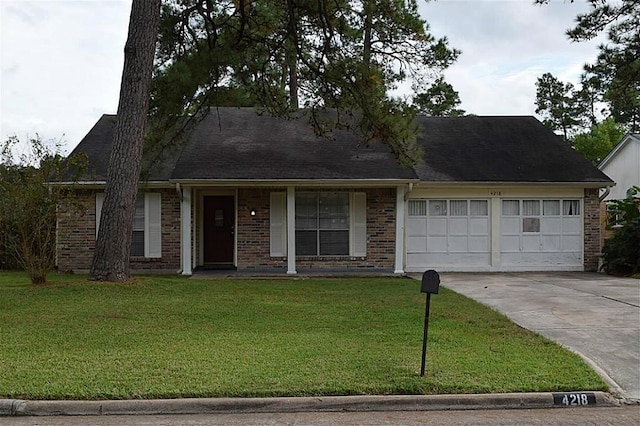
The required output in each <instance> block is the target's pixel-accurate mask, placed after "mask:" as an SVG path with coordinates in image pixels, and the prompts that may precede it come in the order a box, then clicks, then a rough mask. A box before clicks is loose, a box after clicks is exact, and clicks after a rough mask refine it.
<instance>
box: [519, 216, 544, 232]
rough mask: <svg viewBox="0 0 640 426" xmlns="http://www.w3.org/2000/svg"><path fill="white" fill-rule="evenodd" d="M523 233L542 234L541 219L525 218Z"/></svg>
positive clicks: (523, 219) (523, 220)
mask: <svg viewBox="0 0 640 426" xmlns="http://www.w3.org/2000/svg"><path fill="white" fill-rule="evenodd" d="M522 232H540V218H539V217H523V218H522Z"/></svg>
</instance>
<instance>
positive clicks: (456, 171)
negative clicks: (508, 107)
mask: <svg viewBox="0 0 640 426" xmlns="http://www.w3.org/2000/svg"><path fill="white" fill-rule="evenodd" d="M418 120H419V122H420V125H421V129H422V130H421V133H422V135H421V136H420V139H419V140H420V142H421V143H422V145H423V146H424V151H425V154H424V156H425V161H424V163H423V164H421V165H419V166H417V167H416V172H417V173H418V176H419V177H420V180H422V181H427V182H532V183H548V182H565V183H581V182H585V183H604V184H610V183H611V182H612V181H611V179H609V178H608V177H607V176H606V175H605V174H604V173H602V172H600V170H598V169H597V168H596V167H595V166H594V165H593V164H591V163H590V162H589V161H587V160H586V159H585V158H584V157H583V156H582V155H581V154H580V153H578V152H577V151H575V150H574V149H573V148H571V147H570V146H569V145H568V144H567V143H566V142H564V141H563V140H562V139H561V138H560V137H559V136H557V135H556V134H555V133H553V132H552V131H551V130H549V129H548V128H547V127H545V126H544V125H543V124H542V123H541V122H540V121H538V120H536V119H535V118H534V117H522V116H501V117H487V116H485V117H478V116H466V117H419V118H418Z"/></svg>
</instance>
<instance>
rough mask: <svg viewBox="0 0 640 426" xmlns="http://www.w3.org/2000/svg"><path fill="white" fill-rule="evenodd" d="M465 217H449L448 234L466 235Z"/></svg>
mask: <svg viewBox="0 0 640 426" xmlns="http://www.w3.org/2000/svg"><path fill="white" fill-rule="evenodd" d="M468 233H469V230H468V228H467V218H464V219H460V218H451V219H449V235H467V234H468Z"/></svg>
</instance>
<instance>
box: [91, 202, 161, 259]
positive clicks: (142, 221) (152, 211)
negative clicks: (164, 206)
mask: <svg viewBox="0 0 640 426" xmlns="http://www.w3.org/2000/svg"><path fill="white" fill-rule="evenodd" d="M103 202H104V193H102V192H99V193H97V194H96V236H97V234H98V227H99V225H100V216H101V211H102V204H103ZM161 232H162V230H161V195H160V193H154V192H146V193H140V194H138V196H137V197H136V205H135V214H134V220H133V232H132V235H131V248H130V255H131V256H132V257H147V258H159V257H162V235H161Z"/></svg>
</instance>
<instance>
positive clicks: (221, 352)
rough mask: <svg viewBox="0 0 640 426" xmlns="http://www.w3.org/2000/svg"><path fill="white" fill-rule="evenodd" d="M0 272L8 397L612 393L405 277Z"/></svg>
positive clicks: (525, 334) (491, 320)
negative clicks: (427, 312)
mask: <svg viewBox="0 0 640 426" xmlns="http://www.w3.org/2000/svg"><path fill="white" fill-rule="evenodd" d="M50 279H51V281H53V282H52V284H50V285H48V286H44V287H32V286H30V285H29V282H28V279H27V277H26V276H25V275H24V274H18V273H4V272H0V398H26V399H123V398H177V397H221V396H247V397H248V396H285V395H286V396H297V395H354V394H436V393H478V392H482V393H485V392H525V391H569V390H605V389H606V385H605V384H604V382H603V381H602V380H601V379H600V378H599V377H598V376H597V375H596V374H595V373H594V372H593V371H592V370H591V369H589V368H588V366H587V365H586V364H585V363H584V362H583V361H582V360H581V359H580V358H579V357H578V356H577V355H574V354H572V353H570V352H568V351H566V350H564V349H562V348H560V347H559V346H557V345H556V344H554V343H551V342H550V341H548V340H546V339H544V338H542V337H540V336H537V335H535V334H533V333H531V332H529V331H527V330H524V329H522V328H520V327H518V326H516V325H514V324H513V323H511V322H510V321H509V320H507V319H506V318H505V317H504V316H502V315H499V314H497V313H495V312H493V311H491V310H489V309H488V308H486V307H483V306H482V305H480V304H478V303H476V302H474V301H472V300H470V299H467V298H465V297H463V296H461V295H458V294H456V293H454V292H452V291H448V290H447V289H442V288H441V291H440V294H438V295H434V296H432V299H431V317H430V325H429V342H428V353H427V369H426V374H425V377H420V375H419V371H420V359H421V350H422V330H423V328H422V327H423V319H424V305H425V298H424V295H423V294H421V293H420V292H419V289H420V283H419V282H418V281H414V280H410V279H406V278H367V279H360V278H359V279H306V280H303V279H270V280H241V279H227V280H223V279H215V280H213V279H186V278H181V277H138V278H136V279H135V281H134V282H132V283H128V284H103V283H93V282H88V281H85V280H84V277H79V276H56V275H52V276H51V277H50Z"/></svg>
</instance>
